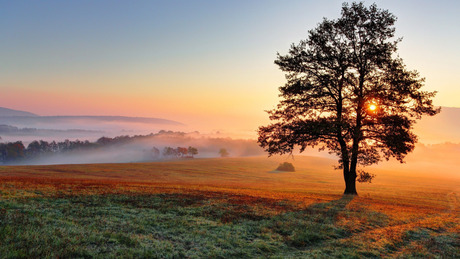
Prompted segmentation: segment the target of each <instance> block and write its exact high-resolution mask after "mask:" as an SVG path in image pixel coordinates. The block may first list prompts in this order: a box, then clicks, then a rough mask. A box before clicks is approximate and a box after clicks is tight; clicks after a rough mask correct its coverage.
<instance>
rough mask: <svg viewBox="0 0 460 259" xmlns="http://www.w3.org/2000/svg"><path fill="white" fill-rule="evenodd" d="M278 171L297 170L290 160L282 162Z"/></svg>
mask: <svg viewBox="0 0 460 259" xmlns="http://www.w3.org/2000/svg"><path fill="white" fill-rule="evenodd" d="M276 170H278V171H286V172H295V168H294V165H292V164H291V163H289V162H284V163H281V164H280V165H279V166H278V168H276Z"/></svg>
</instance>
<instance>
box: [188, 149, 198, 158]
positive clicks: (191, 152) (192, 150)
mask: <svg viewBox="0 0 460 259" xmlns="http://www.w3.org/2000/svg"><path fill="white" fill-rule="evenodd" d="M187 152H188V154H189V155H190V156H191V157H192V158H193V157H194V156H195V155H198V149H197V148H195V147H191V146H190V147H188V149H187Z"/></svg>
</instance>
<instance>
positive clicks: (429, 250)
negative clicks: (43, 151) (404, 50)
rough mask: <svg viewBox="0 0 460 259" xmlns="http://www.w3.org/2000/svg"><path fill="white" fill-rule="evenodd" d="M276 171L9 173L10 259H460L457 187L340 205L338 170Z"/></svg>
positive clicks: (4, 232) (233, 166)
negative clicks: (91, 258)
mask: <svg viewBox="0 0 460 259" xmlns="http://www.w3.org/2000/svg"><path fill="white" fill-rule="evenodd" d="M278 164H279V160H276V159H275V160H267V159H262V158H257V159H255V158H247V159H211V160H204V159H203V160H196V161H176V162H169V163H146V164H113V165H65V166H64V165H63V166H32V167H0V195H1V197H0V255H1V256H0V257H2V258H21V257H23V258H25V257H27V258H30V257H65V258H67V257H84V258H85V257H87V258H90V257H99V258H115V257H140V258H142V257H144V258H173V257H177V258H184V257H190V258H203V257H213V258H215V257H219V258H223V257H225V258H228V257H238V258H247V257H291V258H297V257H320V258H328V257H347V258H350V257H356V258H360V257H398V256H400V257H424V258H425V257H428V258H429V257H441V258H455V257H459V256H460V249H459V247H460V243H459V240H460V229H459V225H460V224H459V223H460V221H459V207H458V196H457V193H456V188H458V187H457V186H458V185H457V184H456V183H457V182H455V181H452V182H451V183H450V185H449V184H446V185H442V186H443V187H442V188H441V187H440V188H437V189H428V188H427V186H436V184H438V182H437V181H436V179H432V180H430V181H426V179H419V180H417V178H415V179H412V178H411V177H410V176H407V177H409V178H407V177H406V178H405V176H404V175H400V176H399V178H394V176H392V175H383V177H382V178H383V179H380V182H379V179H378V178H377V179H376V181H375V182H376V184H375V185H374V186H372V185H362V186H360V187H361V189H359V190H358V191H360V190H362V192H361V195H360V196H358V197H354V198H353V197H348V196H345V197H342V195H341V194H340V193H341V192H342V188H343V186H342V183H341V179H340V175H337V171H333V170H332V168H330V167H329V165H330V164H329V161H326V160H322V159H316V160H315V159H310V158H308V159H307V158H305V159H304V160H302V159H298V160H296V161H295V166H296V170H297V172H292V173H273V172H272V171H273V170H274V169H275V168H276V166H277V165H278ZM318 172H321V173H322V174H319V173H318ZM395 179H399V180H400V182H398V181H395ZM407 179H411V181H412V183H413V185H412V186H411V185H408V184H407V183H406V180H407ZM372 188H374V189H372Z"/></svg>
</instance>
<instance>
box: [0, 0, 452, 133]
mask: <svg viewBox="0 0 460 259" xmlns="http://www.w3.org/2000/svg"><path fill="white" fill-rule="evenodd" d="M375 2H376V3H377V5H378V6H379V7H380V8H383V9H389V11H390V12H392V13H393V14H395V15H396V16H397V17H398V21H397V23H396V33H397V35H398V36H402V37H403V38H404V39H403V41H402V43H400V49H399V54H400V56H401V57H402V58H403V59H404V60H405V63H406V64H407V66H408V67H409V68H410V69H416V70H418V71H419V72H420V73H421V75H422V76H423V77H426V89H427V90H438V91H439V94H438V97H437V98H436V104H437V105H443V106H454V107H460V100H458V98H457V97H458V96H460V87H459V83H458V82H460V76H459V74H460V73H459V72H458V71H459V69H460V64H459V63H460V62H459V60H460V50H459V48H458V46H457V45H458V42H460V30H459V29H458V28H459V25H460V15H458V13H460V1H412V0H409V1H384V0H382V1H375ZM365 3H366V4H371V3H373V1H365ZM341 4H342V1H335V0H331V1H0V31H1V32H2V33H0V46H1V48H0V89H1V90H2V92H3V94H2V95H0V102H1V103H2V105H1V106H5V107H10V108H15V109H23V110H29V111H32V112H36V113H38V114H43V115H53V114H120V115H129V116H153V117H168V118H171V119H177V120H180V121H184V120H185V121H186V122H187V120H189V121H201V122H203V121H209V120H213V121H214V122H215V123H216V124H219V123H221V125H222V127H224V125H225V123H230V124H232V125H234V124H241V125H247V126H245V127H248V128H253V127H254V126H256V125H259V124H260V123H263V122H262V121H263V120H264V118H265V119H266V117H267V116H266V114H265V113H264V112H263V110H266V109H270V108H272V107H273V106H274V105H276V103H277V100H278V99H277V95H278V92H277V87H278V86H280V85H282V84H283V83H284V76H283V74H282V73H281V72H280V71H279V70H278V69H277V68H276V66H275V65H274V64H273V60H274V59H275V58H276V53H277V52H280V53H284V52H286V51H287V50H288V48H289V46H290V44H291V43H297V42H298V41H299V40H301V39H304V38H305V37H306V35H307V31H308V30H309V29H312V28H314V27H315V26H316V24H318V23H319V22H320V21H321V19H322V18H323V17H327V18H330V19H334V18H337V17H338V16H339V15H340V8H341ZM51 100H52V101H51ZM222 118H226V119H222ZM251 123H252V124H254V125H252V124H251Z"/></svg>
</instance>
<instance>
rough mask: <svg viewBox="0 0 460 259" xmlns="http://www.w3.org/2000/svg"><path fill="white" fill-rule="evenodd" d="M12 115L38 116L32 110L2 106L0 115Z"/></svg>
mask: <svg viewBox="0 0 460 259" xmlns="http://www.w3.org/2000/svg"><path fill="white" fill-rule="evenodd" d="M10 116H18V117H21V116H27V117H37V116H38V115H37V114H33V113H31V112H25V111H18V110H13V109H8V108H3V107H0V117H10Z"/></svg>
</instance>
